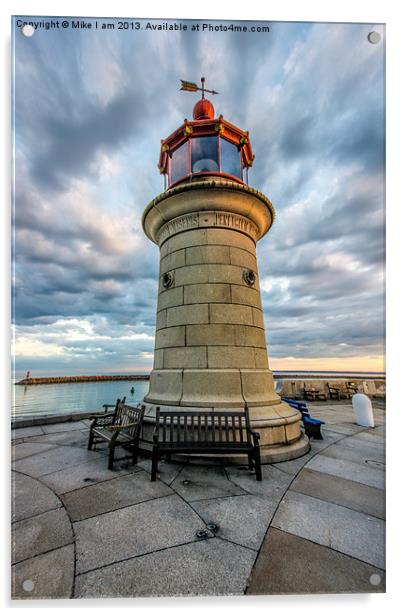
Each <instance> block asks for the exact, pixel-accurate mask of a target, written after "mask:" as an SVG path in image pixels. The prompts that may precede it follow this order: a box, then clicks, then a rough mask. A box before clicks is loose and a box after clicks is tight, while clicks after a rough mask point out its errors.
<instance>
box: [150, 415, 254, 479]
mask: <svg viewBox="0 0 402 616" xmlns="http://www.w3.org/2000/svg"><path fill="white" fill-rule="evenodd" d="M259 438H260V435H259V434H258V432H255V431H254V430H252V429H251V427H250V418H249V411H248V407H247V404H246V405H245V407H244V411H221V410H217V411H161V410H160V408H159V407H156V423H155V430H154V434H153V449H152V470H151V481H155V479H156V473H157V470H158V460H159V458H160V457H161V456H162V455H166V457H167V459H169V458H170V456H171V454H175V453H177V454H201V453H204V454H219V455H226V454H232V455H233V454H234V455H239V454H244V455H247V456H248V466H249V469H250V470H252V469H253V468H254V469H255V475H256V479H257V481H261V479H262V475H261V458H260V445H259Z"/></svg>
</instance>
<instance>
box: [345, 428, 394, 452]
mask: <svg viewBox="0 0 402 616" xmlns="http://www.w3.org/2000/svg"><path fill="white" fill-rule="evenodd" d="M362 434H365V433H364V432H362V433H361V434H359V435H356V436H349V437H348V438H345V439H344V440H342V443H341V444H342V447H348V448H350V449H354V450H356V451H363V450H366V451H367V452H370V455H372V452H381V453H384V452H385V443H384V441H383V440H381V441H378V440H375V441H373V440H367V439H362V438H361V436H362Z"/></svg>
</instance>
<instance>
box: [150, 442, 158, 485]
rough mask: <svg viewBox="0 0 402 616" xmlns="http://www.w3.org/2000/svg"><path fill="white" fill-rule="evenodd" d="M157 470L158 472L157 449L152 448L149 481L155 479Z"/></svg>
mask: <svg viewBox="0 0 402 616" xmlns="http://www.w3.org/2000/svg"><path fill="white" fill-rule="evenodd" d="M157 472H158V450H157V449H154V450H153V452H152V467H151V481H156V473H157Z"/></svg>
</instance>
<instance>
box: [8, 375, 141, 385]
mask: <svg viewBox="0 0 402 616" xmlns="http://www.w3.org/2000/svg"><path fill="white" fill-rule="evenodd" d="M94 381H149V374H122V375H110V376H107V375H104V374H102V375H97V376H42V377H40V376H38V377H30V378H28V379H22V381H18V383H16V385H51V384H55V383H89V382H94Z"/></svg>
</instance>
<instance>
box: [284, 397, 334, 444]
mask: <svg viewBox="0 0 402 616" xmlns="http://www.w3.org/2000/svg"><path fill="white" fill-rule="evenodd" d="M282 400H283V401H284V402H286V404H289V406H291V407H292V408H294V409H297V410H298V411H300V413H301V415H302V422H303V426H304V431H305V433H306V435H307V436H308V437H309V438H315V439H319V440H322V434H321V426H322V424H325V421H321V419H316V418H315V417H311V415H310V412H309V410H308V407H307V404H306V403H305V402H298V401H297V400H292V399H291V398H282Z"/></svg>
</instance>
